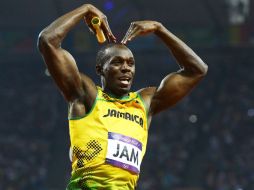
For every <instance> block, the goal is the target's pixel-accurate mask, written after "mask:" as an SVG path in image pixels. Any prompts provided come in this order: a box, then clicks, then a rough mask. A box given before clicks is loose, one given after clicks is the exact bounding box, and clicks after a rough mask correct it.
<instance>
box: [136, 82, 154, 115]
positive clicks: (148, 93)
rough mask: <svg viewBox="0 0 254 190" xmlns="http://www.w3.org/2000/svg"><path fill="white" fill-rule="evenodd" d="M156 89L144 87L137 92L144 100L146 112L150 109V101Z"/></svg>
mask: <svg viewBox="0 0 254 190" xmlns="http://www.w3.org/2000/svg"><path fill="white" fill-rule="evenodd" d="M156 89H157V88H156V87H146V88H142V89H140V90H138V91H137V93H139V94H140V96H141V97H142V99H143V100H144V102H145V104H146V108H147V110H149V109H150V105H151V101H152V98H153V95H154V93H155V92H156Z"/></svg>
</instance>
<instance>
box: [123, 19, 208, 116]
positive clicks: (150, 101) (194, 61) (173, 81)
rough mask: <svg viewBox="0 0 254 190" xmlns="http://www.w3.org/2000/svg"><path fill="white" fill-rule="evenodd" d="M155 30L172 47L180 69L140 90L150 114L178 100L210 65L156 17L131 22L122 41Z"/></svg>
mask: <svg viewBox="0 0 254 190" xmlns="http://www.w3.org/2000/svg"><path fill="white" fill-rule="evenodd" d="M149 33H154V34H155V35H156V36H158V37H159V38H160V39H161V40H162V41H163V42H164V43H165V44H166V45H167V47H168V48H169V49H170V50H171V53H172V55H173V56H174V57H175V59H176V61H177V63H178V64H179V66H180V69H179V70H178V71H177V72H173V73H169V74H168V75H167V76H166V77H165V78H164V79H163V80H162V81H161V84H160V86H159V87H158V88H156V87H151V88H145V89H142V90H141V91H140V93H141V95H142V96H143V98H144V99H145V101H146V103H147V106H148V107H149V114H150V116H152V115H154V114H156V113H159V112H160V111H162V110H165V109H167V108H169V107H170V106H172V105H174V104H176V103H177V102H178V101H179V100H181V99H182V98H183V97H184V96H185V95H187V94H188V93H189V92H190V91H191V89H192V88H193V87H194V86H196V85H197V83H198V82H199V81H200V80H201V79H202V78H203V77H204V76H205V75H206V73H207V69H208V66H207V65H206V64H205V63H204V62H203V61H202V60H201V59H200V57H199V56H198V55H196V53H195V52H194V51H193V50H191V49H190V48H189V47H188V46H187V45H186V44H185V43H184V42H182V41H181V40H180V39H179V38H177V37H176V36H175V35H174V34H172V33H171V32H170V31H168V30H167V29H166V28H165V27H164V26H163V25H162V24H161V23H158V22H156V21H138V22H134V23H132V24H131V26H130V28H129V30H128V31H127V33H126V35H125V37H124V38H123V40H122V43H124V44H125V43H127V42H128V41H130V40H132V39H133V38H135V37H137V36H140V35H145V34H149Z"/></svg>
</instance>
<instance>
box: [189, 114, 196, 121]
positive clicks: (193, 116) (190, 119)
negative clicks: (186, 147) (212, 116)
mask: <svg viewBox="0 0 254 190" xmlns="http://www.w3.org/2000/svg"><path fill="white" fill-rule="evenodd" d="M189 121H190V122H191V123H196V122H197V121H198V117H197V116H196V115H190V117H189Z"/></svg>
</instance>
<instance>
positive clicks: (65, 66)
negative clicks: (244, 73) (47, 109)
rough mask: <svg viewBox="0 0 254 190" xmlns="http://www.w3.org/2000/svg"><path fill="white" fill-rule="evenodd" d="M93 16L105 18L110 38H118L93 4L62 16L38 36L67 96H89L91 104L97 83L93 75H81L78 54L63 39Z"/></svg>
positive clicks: (78, 98)
mask: <svg viewBox="0 0 254 190" xmlns="http://www.w3.org/2000/svg"><path fill="white" fill-rule="evenodd" d="M93 16H98V17H99V18H101V20H102V29H103V32H104V33H105V34H106V36H107V37H108V39H111V40H115V38H114V36H113V34H112V33H111V31H110V29H109V26H108V23H107V21H106V17H105V15H103V14H102V13H101V12H100V11H99V10H98V9H96V8H95V7H94V6H92V5H89V4H85V5H83V6H81V7H79V8H77V9H75V10H73V11H71V12H69V13H67V14H65V15H63V16H61V17H60V18H58V19H57V20H55V21H54V22H53V23H51V24H50V25H49V26H48V27H46V28H45V29H43V30H42V32H41V33H40V35H39V38H38V48H39V50H40V52H41V54H42V56H43V59H44V61H45V63H46V65H47V68H48V70H49V72H50V74H51V76H52V77H53V79H54V81H55V82H56V84H57V86H58V87H59V89H60V91H61V92H62V93H63V95H64V97H65V99H66V100H67V101H68V102H69V103H72V102H75V101H82V102H83V101H84V100H85V102H86V103H87V106H88V107H90V106H91V105H92V103H93V101H94V98H95V96H96V93H97V91H96V87H95V85H94V83H93V82H92V80H91V79H90V78H89V77H87V76H86V75H80V73H79V71H78V68H77V65H76V62H75V60H74V58H73V57H72V55H71V54H70V53H69V52H68V51H66V50H65V49H63V48H61V43H62V41H63V39H64V38H65V36H66V35H67V34H68V32H69V31H70V30H71V29H72V28H73V27H75V26H76V25H77V24H78V23H79V22H80V21H81V20H84V19H86V21H87V22H89V20H91V18H92V17H93ZM88 26H89V24H88Z"/></svg>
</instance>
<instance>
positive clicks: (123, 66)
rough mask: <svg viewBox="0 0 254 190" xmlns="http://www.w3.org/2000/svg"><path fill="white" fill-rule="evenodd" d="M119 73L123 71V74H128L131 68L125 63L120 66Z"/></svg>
mask: <svg viewBox="0 0 254 190" xmlns="http://www.w3.org/2000/svg"><path fill="white" fill-rule="evenodd" d="M121 71H125V72H128V71H131V68H130V66H129V65H128V63H127V61H125V62H124V63H123V64H122V66H121Z"/></svg>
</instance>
